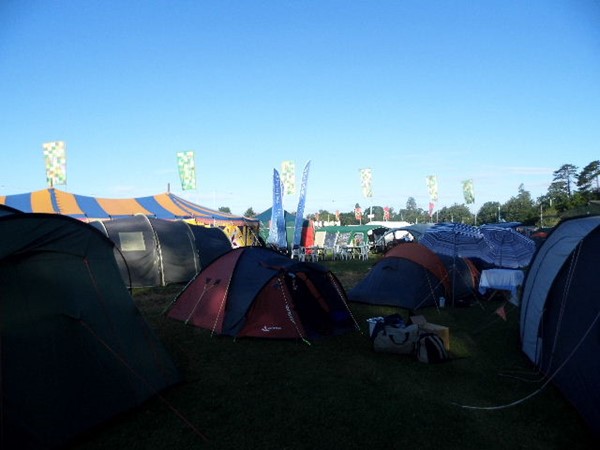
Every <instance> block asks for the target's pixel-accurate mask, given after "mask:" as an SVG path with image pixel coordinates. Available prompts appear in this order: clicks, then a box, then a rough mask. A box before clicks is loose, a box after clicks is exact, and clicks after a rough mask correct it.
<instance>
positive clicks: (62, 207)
mask: <svg viewBox="0 0 600 450" xmlns="http://www.w3.org/2000/svg"><path fill="white" fill-rule="evenodd" d="M0 204H4V205H7V206H10V207H13V208H16V209H18V210H20V211H22V212H43V213H56V214H62V215H65V216H70V217H73V218H76V219H80V220H83V221H86V222H87V221H91V220H109V219H115V218H119V217H130V216H133V215H136V214H142V215H145V216H148V217H154V218H157V219H172V220H173V219H180V220H186V221H189V222H192V223H196V224H199V225H206V226H214V227H220V228H224V229H225V230H224V231H225V232H226V234H227V235H228V236H230V238H235V237H236V236H233V234H235V233H233V232H232V230H233V228H237V227H242V228H243V229H245V230H246V231H247V229H248V228H252V229H254V230H255V232H256V234H258V227H259V221H258V220H257V219H250V218H247V217H243V216H236V215H234V214H227V213H223V212H220V211H215V210H212V209H209V208H205V207H204V206H200V205H197V204H195V203H192V202H190V201H188V200H185V199H183V198H181V197H178V196H176V195H174V194H171V193H170V192H165V193H163V194H158V195H153V196H149V197H138V198H128V199H107V198H96V197H88V196H85V195H76V194H71V193H69V192H64V191H61V190H58V189H56V188H48V189H43V190H40V191H34V192H29V193H25V194H15V195H6V196H2V195H0ZM243 234H244V235H247V233H243ZM240 238H242V236H241V233H239V235H238V236H237V239H240ZM242 239H243V240H244V241H245V242H244V243H248V239H245V238H242Z"/></svg>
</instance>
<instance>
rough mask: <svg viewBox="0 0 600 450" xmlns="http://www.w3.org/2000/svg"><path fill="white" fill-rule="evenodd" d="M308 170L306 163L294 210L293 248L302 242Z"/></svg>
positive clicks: (308, 165) (308, 163) (308, 166)
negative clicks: (296, 206) (296, 207)
mask: <svg viewBox="0 0 600 450" xmlns="http://www.w3.org/2000/svg"><path fill="white" fill-rule="evenodd" d="M309 170H310V161H308V162H307V163H306V165H305V166H304V171H303V172H302V184H301V185H300V196H299V198H298V209H297V210H296V220H295V222H294V246H299V245H300V242H301V241H302V224H303V223H304V205H305V203H306V183H308V171H309Z"/></svg>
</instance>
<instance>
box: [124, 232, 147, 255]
mask: <svg viewBox="0 0 600 450" xmlns="http://www.w3.org/2000/svg"><path fill="white" fill-rule="evenodd" d="M119 242H120V243H121V251H123V252H140V251H146V242H145V241H144V233H143V232H141V231H122V232H119Z"/></svg>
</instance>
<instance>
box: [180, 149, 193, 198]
mask: <svg viewBox="0 0 600 450" xmlns="http://www.w3.org/2000/svg"><path fill="white" fill-rule="evenodd" d="M177 169H178V171H179V179H180V180H181V189H183V190H184V191H187V190H190V189H196V163H195V162H194V152H193V151H189V152H177Z"/></svg>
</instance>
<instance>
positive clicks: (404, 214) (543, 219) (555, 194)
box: [219, 160, 600, 227]
mask: <svg viewBox="0 0 600 450" xmlns="http://www.w3.org/2000/svg"><path fill="white" fill-rule="evenodd" d="M599 178H600V160H597V161H592V162H590V163H589V164H588V165H586V166H585V167H583V169H581V170H579V168H578V167H577V166H575V165H573V164H563V165H562V166H561V167H560V168H559V169H558V170H556V171H554V172H553V179H552V183H551V184H550V186H549V187H548V191H547V192H546V194H544V195H542V196H540V197H538V198H537V199H535V200H534V199H533V198H532V197H531V193H530V192H529V191H526V190H525V187H524V185H523V184H521V185H520V186H519V189H518V193H517V195H516V196H514V197H511V198H510V199H509V200H508V201H507V202H505V203H500V202H495V201H490V202H486V203H484V204H483V205H481V207H480V208H479V211H477V213H476V214H475V215H473V213H471V211H470V210H469V208H468V207H467V206H466V205H465V204H457V203H455V204H454V205H452V206H449V207H443V208H441V209H440V210H439V211H435V212H434V214H433V217H430V216H429V213H428V212H427V211H425V210H423V209H422V208H419V207H417V202H416V201H415V199H414V198H413V197H409V198H408V200H407V201H406V207H405V208H402V209H400V210H399V211H395V210H394V208H389V220H391V221H406V222H410V223H425V222H431V221H433V222H459V223H469V224H475V225H479V224H483V223H495V222H504V221H505V222H522V223H523V224H525V225H535V226H538V227H550V226H553V225H555V224H556V223H557V222H558V221H559V220H560V219H561V218H563V217H568V216H573V215H581V214H589V213H590V212H597V213H600V184H599ZM595 202H598V203H595ZM355 208H360V205H359V204H358V203H357V204H356V206H355ZM219 210H220V211H224V212H230V210H229V208H224V207H222V208H219ZM367 212H368V213H369V214H373V220H384V213H385V211H384V208H383V207H382V206H369V207H367V208H364V212H363V214H365V215H366V213H367ZM317 214H318V216H317ZM317 214H313V215H312V216H311V217H310V218H312V219H317V217H318V218H319V219H320V220H324V219H326V218H327V217H330V218H333V217H335V213H333V212H330V211H327V210H323V209H322V210H319V212H318V213H317ZM244 216H246V217H254V216H256V214H255V213H254V211H253V209H252V208H248V209H247V210H246V212H245V213H244ZM365 219H366V217H365V216H363V219H362V222H363V223H365V222H366V221H367V220H368V219H366V220H365ZM339 220H340V222H341V224H342V225H355V224H358V223H359V222H360V221H359V219H357V218H356V216H355V213H354V211H350V212H346V213H340V214H339Z"/></svg>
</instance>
